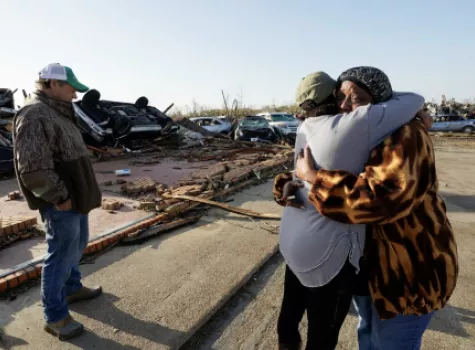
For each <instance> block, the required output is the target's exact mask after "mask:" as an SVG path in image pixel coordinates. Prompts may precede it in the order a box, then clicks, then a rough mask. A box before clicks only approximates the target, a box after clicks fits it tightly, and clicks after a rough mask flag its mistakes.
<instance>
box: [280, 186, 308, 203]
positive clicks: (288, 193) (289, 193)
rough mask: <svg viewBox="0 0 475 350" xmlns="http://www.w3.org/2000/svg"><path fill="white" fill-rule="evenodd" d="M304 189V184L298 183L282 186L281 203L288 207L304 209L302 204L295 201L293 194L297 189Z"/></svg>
mask: <svg viewBox="0 0 475 350" xmlns="http://www.w3.org/2000/svg"><path fill="white" fill-rule="evenodd" d="M302 187H304V184H303V183H302V182H300V181H295V180H293V181H289V182H287V183H286V184H285V185H284V188H283V189H282V198H281V199H280V200H281V201H284V202H286V205H287V206H288V207H294V208H298V209H305V207H304V205H303V203H301V202H300V201H297V200H295V194H296V193H297V190H298V189H299V188H302Z"/></svg>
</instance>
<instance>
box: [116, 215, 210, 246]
mask: <svg viewBox="0 0 475 350" xmlns="http://www.w3.org/2000/svg"><path fill="white" fill-rule="evenodd" d="M200 217H201V215H195V216H191V217H188V218H183V219H178V220H176V219H175V220H173V221H172V222H167V223H162V224H158V225H156V226H152V227H150V228H148V229H146V230H140V231H137V232H134V233H131V234H128V235H127V236H126V237H125V238H123V239H122V240H121V242H120V244H124V245H129V244H140V243H142V242H144V241H146V240H147V239H150V238H153V237H156V236H158V235H160V234H162V233H165V232H168V231H170V230H173V229H175V228H178V227H182V226H185V225H189V224H194V223H195V222H197V221H198V220H199V219H200Z"/></svg>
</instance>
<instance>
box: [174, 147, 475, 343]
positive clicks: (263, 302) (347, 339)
mask: <svg viewBox="0 0 475 350" xmlns="http://www.w3.org/2000/svg"><path fill="white" fill-rule="evenodd" d="M460 143H462V145H463V147H460ZM472 145H473V147H472V148H469V147H466V143H465V141H464V140H454V141H452V140H441V141H440V142H436V156H437V170H438V176H439V182H440V190H441V191H440V192H441V194H442V196H443V197H444V199H445V201H446V204H447V208H448V212H449V218H450V221H451V223H452V225H453V227H454V229H455V232H456V239H457V244H458V251H459V263H460V274H459V280H458V284H457V288H456V290H455V293H454V295H453V296H452V298H451V300H450V302H449V304H448V305H447V306H446V307H445V308H444V309H443V310H441V311H440V312H438V313H436V314H435V316H434V318H433V319H432V321H431V323H430V325H429V329H428V331H427V332H426V333H425V335H424V341H423V346H422V349H423V350H469V349H470V350H473V349H475V269H474V266H475V176H474V175H475V144H473V143H472ZM284 267H285V265H284V262H283V258H282V256H281V255H280V254H277V255H276V256H274V257H273V258H272V259H271V260H270V261H269V262H268V263H267V264H266V265H265V266H264V267H263V268H262V269H261V270H260V272H259V273H258V274H256V275H255V276H254V278H253V279H252V280H251V281H250V282H249V283H248V284H247V285H246V286H244V287H243V288H242V289H241V290H240V291H239V293H237V294H236V295H235V296H234V297H233V298H232V299H231V300H230V301H229V302H228V303H227V304H226V306H225V307H223V308H222V309H221V310H220V311H219V312H218V313H217V314H216V315H215V317H213V319H212V320H211V321H210V322H209V323H208V324H207V325H205V326H204V327H202V328H201V329H200V331H199V332H197V333H196V334H195V335H194V337H193V338H192V339H190V340H189V341H188V343H187V344H185V346H184V347H182V348H181V349H182V350H208V349H216V350H218V349H219V350H250V349H253V350H272V349H277V347H276V344H277V338H276V331H275V327H276V322H277V317H278V314H279V310H280V303H281V300H282V293H283V283H282V282H283V278H284ZM357 325H358V319H357V316H356V313H355V311H354V310H351V311H350V314H349V315H348V317H347V319H346V321H345V323H344V325H343V328H342V331H341V333H340V340H339V344H338V347H337V349H341V350H350V349H351V350H353V349H358V344H357V337H356V327H357ZM305 332H306V320H305V319H304V321H303V322H302V325H301V333H302V335H303V337H304V338H305Z"/></svg>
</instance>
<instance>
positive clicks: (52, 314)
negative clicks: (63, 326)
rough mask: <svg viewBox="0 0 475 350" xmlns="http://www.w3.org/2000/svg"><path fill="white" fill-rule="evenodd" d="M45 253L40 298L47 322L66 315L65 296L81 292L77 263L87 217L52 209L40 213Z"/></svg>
mask: <svg viewBox="0 0 475 350" xmlns="http://www.w3.org/2000/svg"><path fill="white" fill-rule="evenodd" d="M41 217H42V219H43V222H44V224H45V229H46V243H48V251H47V255H46V259H45V261H44V263H43V272H42V274H41V298H42V301H43V307H44V312H45V318H46V321H47V322H58V321H60V320H62V319H64V318H65V317H67V316H68V315H69V309H68V304H67V302H66V296H68V295H71V294H73V293H75V292H77V291H78V290H79V289H81V287H82V284H81V273H80V272H79V261H80V260H81V257H82V253H83V251H84V248H86V246H87V243H88V240H89V223H88V216H87V215H83V214H79V213H77V212H75V211H58V210H56V209H55V208H54V207H51V208H48V209H46V210H42V211H41Z"/></svg>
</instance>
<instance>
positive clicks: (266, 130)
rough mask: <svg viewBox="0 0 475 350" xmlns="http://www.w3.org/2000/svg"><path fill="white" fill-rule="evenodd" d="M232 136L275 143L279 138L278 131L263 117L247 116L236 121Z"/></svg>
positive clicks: (238, 138) (243, 139) (242, 139)
mask: <svg viewBox="0 0 475 350" xmlns="http://www.w3.org/2000/svg"><path fill="white" fill-rule="evenodd" d="M234 138H235V139H236V140H241V141H254V142H264V143H276V142H279V141H280V140H281V137H280V136H279V134H278V132H277V131H276V130H275V129H274V127H272V125H270V124H269V122H268V121H267V120H266V119H265V118H264V117H259V116H248V117H245V118H243V119H241V121H240V122H239V123H238V125H237V127H236V131H235V133H234Z"/></svg>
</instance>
